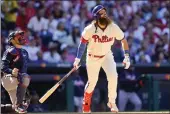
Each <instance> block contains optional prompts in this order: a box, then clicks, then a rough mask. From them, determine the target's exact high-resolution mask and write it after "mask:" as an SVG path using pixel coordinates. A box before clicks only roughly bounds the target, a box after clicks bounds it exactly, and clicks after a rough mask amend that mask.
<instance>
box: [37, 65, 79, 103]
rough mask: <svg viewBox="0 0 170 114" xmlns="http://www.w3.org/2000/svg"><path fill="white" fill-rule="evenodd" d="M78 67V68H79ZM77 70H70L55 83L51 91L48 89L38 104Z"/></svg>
mask: <svg viewBox="0 0 170 114" xmlns="http://www.w3.org/2000/svg"><path fill="white" fill-rule="evenodd" d="M79 67H80V66H78V68H79ZM78 68H76V67H74V68H72V69H71V70H70V71H69V72H68V73H67V74H66V75H65V76H64V77H63V78H62V79H61V80H60V81H59V82H57V83H56V84H55V85H54V86H53V87H52V88H51V89H49V90H48V91H47V92H46V93H45V94H44V95H43V96H42V97H41V98H40V99H39V102H40V103H43V102H44V101H45V100H46V99H47V98H48V97H49V96H50V95H51V94H52V93H53V92H54V91H55V90H56V89H57V88H58V87H59V86H60V85H61V84H62V83H63V81H65V80H66V79H67V78H68V77H69V76H70V74H71V73H72V72H74V71H75V70H77V69H78Z"/></svg>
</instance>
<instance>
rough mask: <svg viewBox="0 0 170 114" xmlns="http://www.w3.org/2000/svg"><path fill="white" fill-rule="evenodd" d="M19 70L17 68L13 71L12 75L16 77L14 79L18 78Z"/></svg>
mask: <svg viewBox="0 0 170 114" xmlns="http://www.w3.org/2000/svg"><path fill="white" fill-rule="evenodd" d="M18 71H19V70H18V69H17V68H14V69H13V70H12V75H13V76H14V77H17V76H18Z"/></svg>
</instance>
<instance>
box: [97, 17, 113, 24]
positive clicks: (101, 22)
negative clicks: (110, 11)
mask: <svg viewBox="0 0 170 114" xmlns="http://www.w3.org/2000/svg"><path fill="white" fill-rule="evenodd" d="M98 21H99V23H100V24H101V25H108V24H110V22H111V20H110V19H109V18H107V17H102V18H99V20H98Z"/></svg>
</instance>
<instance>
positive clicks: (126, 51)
mask: <svg viewBox="0 0 170 114" xmlns="http://www.w3.org/2000/svg"><path fill="white" fill-rule="evenodd" d="M121 43H122V48H123V50H124V53H125V54H129V45H128V43H127V40H126V39H125V38H124V39H123V40H122V41H121Z"/></svg>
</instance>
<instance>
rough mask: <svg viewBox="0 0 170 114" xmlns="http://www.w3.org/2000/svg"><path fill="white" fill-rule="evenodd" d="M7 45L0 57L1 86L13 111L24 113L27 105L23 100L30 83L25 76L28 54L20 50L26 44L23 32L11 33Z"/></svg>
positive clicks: (26, 75) (28, 77)
mask: <svg viewBox="0 0 170 114" xmlns="http://www.w3.org/2000/svg"><path fill="white" fill-rule="evenodd" d="M8 43H9V45H10V46H9V48H8V49H7V50H6V51H5V52H4V54H3V57H2V65H1V71H2V72H3V77H2V78H1V81H2V86H3V87H4V88H5V89H6V91H7V92H8V94H9V96H10V99H11V102H12V105H13V109H15V111H16V112H18V113H26V112H27V111H26V110H27V108H28V104H24V103H23V100H24V97H25V93H26V89H27V87H28V85H29V83H30V76H29V75H28V74H27V63H28V52H27V51H26V50H25V49H22V46H23V45H25V44H26V39H25V38H24V32H23V31H15V32H11V33H10V34H9V37H8Z"/></svg>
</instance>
